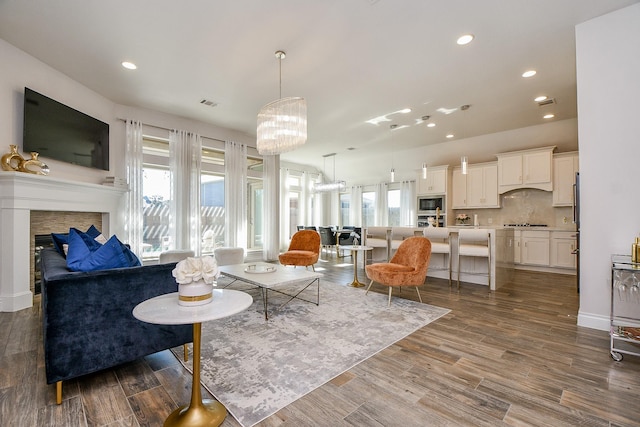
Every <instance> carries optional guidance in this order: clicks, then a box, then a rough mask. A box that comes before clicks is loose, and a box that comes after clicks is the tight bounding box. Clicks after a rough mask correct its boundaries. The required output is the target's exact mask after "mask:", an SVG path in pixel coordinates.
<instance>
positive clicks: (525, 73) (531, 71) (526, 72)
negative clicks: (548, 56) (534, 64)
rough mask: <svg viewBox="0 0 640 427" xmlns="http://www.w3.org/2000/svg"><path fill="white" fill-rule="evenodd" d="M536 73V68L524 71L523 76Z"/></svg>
mask: <svg viewBox="0 0 640 427" xmlns="http://www.w3.org/2000/svg"><path fill="white" fill-rule="evenodd" d="M535 75H536V70H529V71H525V72H524V73H522V77H533V76H535Z"/></svg>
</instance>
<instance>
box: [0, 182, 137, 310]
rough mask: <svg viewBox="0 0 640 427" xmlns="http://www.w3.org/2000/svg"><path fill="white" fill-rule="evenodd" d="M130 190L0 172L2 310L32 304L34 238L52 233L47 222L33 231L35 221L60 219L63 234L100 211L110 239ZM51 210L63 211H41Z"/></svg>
mask: <svg viewBox="0 0 640 427" xmlns="http://www.w3.org/2000/svg"><path fill="white" fill-rule="evenodd" d="M126 192H127V190H126V189H121V188H116V187H110V186H104V185H99V184H91V183H84V182H75V181H69V180H63V179H57V178H53V177H51V176H42V175H35V174H28V173H22V172H5V171H2V172H0V311H7V312H12V311H18V310H22V309H24V308H29V307H31V306H32V305H33V292H32V290H31V279H32V259H33V252H32V247H33V236H34V234H42V233H48V232H50V231H48V230H49V228H48V227H49V225H47V226H45V227H44V229H43V230H40V231H38V230H32V229H31V224H32V222H34V224H42V222H41V221H42V218H54V219H55V220H56V221H60V224H59V227H56V228H57V230H56V231H58V232H60V231H61V232H65V231H68V229H69V227H70V226H75V227H77V228H80V229H82V228H85V229H86V227H84V225H85V224H69V222H73V221H74V220H75V218H78V219H80V218H82V217H85V218H87V217H88V218H92V220H93V219H95V218H97V217H96V216H95V215H82V213H98V214H99V215H101V217H102V224H101V225H102V230H101V231H102V233H103V234H104V235H105V236H106V237H109V236H111V235H112V234H121V233H122V230H121V229H120V228H119V227H121V224H122V223H123V222H122V220H121V217H120V216H119V215H122V214H123V212H124V203H125V197H124V195H125V194H126ZM32 211H38V213H35V212H34V219H35V221H32V215H31V212H32ZM47 211H51V212H59V213H60V212H64V213H65V214H55V213H43V212H47ZM72 212H73V213H78V214H79V215H75V214H71V213H72ZM65 218H66V219H65ZM54 219H52V220H54ZM96 226H99V224H96Z"/></svg>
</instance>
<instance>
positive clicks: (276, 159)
mask: <svg viewBox="0 0 640 427" xmlns="http://www.w3.org/2000/svg"><path fill="white" fill-rule="evenodd" d="M262 164H263V172H262V173H263V175H262V183H263V191H264V198H263V205H262V206H263V210H264V211H263V215H262V218H263V227H262V230H263V236H262V257H263V259H264V260H265V261H273V260H277V259H278V254H279V252H280V221H279V217H280V215H279V212H280V206H279V192H278V190H279V188H278V178H279V176H280V172H279V169H280V156H264V157H263V159H262Z"/></svg>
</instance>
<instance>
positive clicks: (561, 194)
mask: <svg viewBox="0 0 640 427" xmlns="http://www.w3.org/2000/svg"><path fill="white" fill-rule="evenodd" d="M577 172H578V153H577V152H571V153H561V154H556V155H555V156H553V206H573V184H574V183H575V180H576V173H577Z"/></svg>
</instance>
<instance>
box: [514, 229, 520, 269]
mask: <svg viewBox="0 0 640 427" xmlns="http://www.w3.org/2000/svg"><path fill="white" fill-rule="evenodd" d="M521 248H522V232H521V231H520V230H513V262H514V264H520V263H521V262H522V257H521V255H520V254H521V253H522V249H521Z"/></svg>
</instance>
